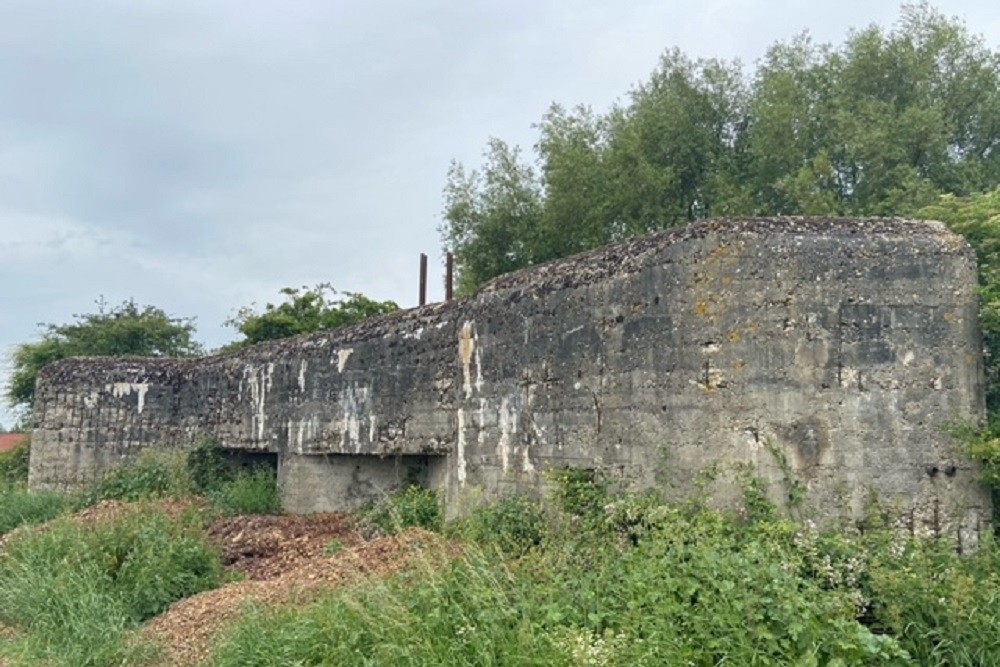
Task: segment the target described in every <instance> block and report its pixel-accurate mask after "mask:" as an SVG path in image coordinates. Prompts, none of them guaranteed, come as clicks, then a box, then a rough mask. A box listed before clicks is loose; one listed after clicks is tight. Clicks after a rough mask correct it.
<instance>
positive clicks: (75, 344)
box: [7, 299, 202, 408]
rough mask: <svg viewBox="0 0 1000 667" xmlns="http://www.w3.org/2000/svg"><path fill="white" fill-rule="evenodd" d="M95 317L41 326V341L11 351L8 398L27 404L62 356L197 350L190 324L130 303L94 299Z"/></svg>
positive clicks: (194, 352) (146, 354) (185, 353)
mask: <svg viewBox="0 0 1000 667" xmlns="http://www.w3.org/2000/svg"><path fill="white" fill-rule="evenodd" d="M97 305H98V309H97V312H96V313H90V314H86V315H74V316H73V317H74V321H73V322H72V323H70V324H60V325H56V324H46V325H44V333H43V334H42V338H41V340H39V341H37V342H34V343H24V344H22V345H19V346H17V347H16V348H15V349H14V354H13V359H12V361H13V373H12V375H11V378H10V382H9V385H8V388H7V399H8V401H9V402H10V403H11V405H13V406H14V407H22V408H26V407H28V406H30V404H31V401H32V400H33V399H34V396H35V378H36V377H37V376H38V372H39V371H40V370H41V369H42V368H44V367H45V366H47V365H49V364H51V363H52V362H55V361H58V360H60V359H65V358H67V357H100V356H108V357H121V356H136V357H179V356H193V355H197V354H200V353H201V352H202V348H201V346H200V345H199V344H198V343H197V342H195V341H194V339H193V335H194V331H195V326H194V320H193V319H188V318H178V317H171V316H169V315H167V314H166V313H165V312H164V311H163V310H161V309H159V308H156V307H154V306H140V305H139V304H137V303H136V302H135V301H133V300H131V299H129V300H127V301H124V302H122V303H121V304H120V305H118V306H108V305H107V304H106V303H105V302H104V301H103V300H102V301H98V304H97Z"/></svg>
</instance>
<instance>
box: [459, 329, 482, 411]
mask: <svg viewBox="0 0 1000 667" xmlns="http://www.w3.org/2000/svg"><path fill="white" fill-rule="evenodd" d="M477 342H478V337H477V334H476V327H475V323H473V321H472V320H466V322H465V324H463V325H462V330H461V331H460V332H459V334H458V357H459V361H461V363H462V377H463V378H464V380H465V382H464V384H463V387H464V389H465V397H466V398H471V397H472V360H473V357H474V356H475V353H476V343H477ZM476 367H477V368H480V363H479V359H478V357H477V358H476ZM477 382H478V383H479V384H480V385H481V383H482V371H481V368H480V371H479V377H477Z"/></svg>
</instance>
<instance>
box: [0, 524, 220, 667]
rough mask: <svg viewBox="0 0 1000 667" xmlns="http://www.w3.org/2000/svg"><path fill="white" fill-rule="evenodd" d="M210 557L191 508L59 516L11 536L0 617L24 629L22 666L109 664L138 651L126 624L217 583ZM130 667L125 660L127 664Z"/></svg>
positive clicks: (215, 562)
mask: <svg viewBox="0 0 1000 667" xmlns="http://www.w3.org/2000/svg"><path fill="white" fill-rule="evenodd" d="M221 573H222V568H221V564H220V562H219V558H218V554H217V553H216V552H215V550H214V549H213V548H211V547H210V546H209V545H208V543H207V542H206V540H205V537H204V534H203V532H202V528H201V524H200V520H199V519H198V517H197V516H196V515H195V514H193V513H192V514H188V515H185V516H182V517H181V518H179V519H171V518H170V517H168V516H167V515H165V514H163V513H162V512H158V511H156V510H153V509H145V510H142V509H135V510H132V511H129V512H126V513H125V514H123V515H120V516H117V517H115V518H114V519H105V520H98V521H93V522H87V523H82V522H80V521H78V520H73V519H71V518H64V519H60V520H58V521H56V522H55V523H53V524H50V525H49V526H48V527H47V529H46V530H43V531H36V532H27V533H24V534H22V535H19V536H18V537H17V539H14V540H11V542H10V543H9V544H8V545H7V551H6V554H5V555H4V556H3V557H2V558H0V622H2V623H4V624H7V625H10V626H12V627H18V628H20V629H21V630H24V631H26V634H25V635H24V637H23V638H21V639H20V640H19V641H17V642H14V643H13V644H12V646H11V647H10V648H9V650H10V651H11V652H12V654H13V656H14V657H17V658H19V659H20V660H21V661H22V662H23V663H25V664H46V665H67V666H72V667H78V666H81V665H93V666H98V665H117V664H123V657H124V656H129V655H132V656H133V658H134V657H135V656H134V652H135V651H137V650H139V648H138V647H136V646H132V645H130V644H129V643H128V642H127V639H128V634H127V633H128V631H129V630H130V629H131V628H134V627H136V626H137V625H138V624H139V623H141V622H142V621H144V620H146V619H148V618H151V617H152V616H154V615H156V614H158V613H160V612H161V611H163V610H164V609H165V608H166V607H167V605H169V604H170V603H171V602H173V601H174V600H177V599H180V598H182V597H185V596H188V595H192V594H194V593H197V592H199V591H202V590H206V589H208V588H212V587H214V586H217V585H218V584H219V582H220V580H221V579H220V578H221ZM131 664H135V663H131Z"/></svg>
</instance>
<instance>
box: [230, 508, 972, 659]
mask: <svg viewBox="0 0 1000 667" xmlns="http://www.w3.org/2000/svg"><path fill="white" fill-rule="evenodd" d="M627 504H628V505H630V506H633V507H637V508H641V509H642V515H643V516H644V517H645V518H644V524H643V525H645V530H644V533H643V534H642V539H640V540H638V542H637V544H635V545H632V544H630V543H628V542H625V543H622V542H620V541H617V540H614V539H609V537H610V535H609V533H608V531H607V530H606V526H603V527H602V526H596V525H595V526H593V527H591V526H588V525H585V523H583V522H577V523H576V525H577V527H578V528H579V529H578V530H577V531H576V532H575V533H574V532H563V531H561V530H559V529H558V528H559V527H558V526H553V528H554V529H555V532H553V531H551V530H548V531H546V535H545V539H544V540H543V541H542V544H541V548H538V549H530V550H528V551H526V552H523V553H521V554H519V555H518V558H517V559H515V560H504V559H498V558H496V552H495V551H492V550H490V549H485V550H484V549H482V548H480V547H479V546H478V545H476V544H465V545H464V546H463V547H462V549H461V551H460V552H451V553H452V555H451V556H449V557H448V558H447V561H446V562H445V563H444V564H443V565H442V564H440V563H436V564H435V563H433V562H431V561H433V558H429V559H428V561H429V562H428V563H421V562H419V561H418V562H417V563H416V564H415V565H414V566H413V568H412V569H411V570H410V571H408V572H406V573H403V574H401V575H399V576H396V577H394V578H392V579H389V580H384V581H374V582H373V581H366V582H365V583H364V584H363V585H358V586H353V587H350V588H346V589H341V590H339V591H337V592H335V593H333V594H331V595H330V596H329V597H327V598H325V599H323V600H320V601H318V602H315V603H313V604H310V605H308V606H306V607H305V608H299V609H285V610H281V611H262V610H260V609H257V610H254V611H252V612H250V613H249V614H248V615H247V616H246V617H244V618H243V619H242V621H241V622H239V623H238V624H237V626H236V628H235V630H234V632H233V634H232V635H231V636H230V637H229V639H228V641H225V642H224V643H223V645H222V648H221V650H220V652H219V653H218V655H217V656H216V657H215V662H214V664H215V665H217V666H220V667H226V666H228V665H237V664H238V665H275V664H338V665H363V664H393V665H428V664H433V665H469V664H477V665H487V664H489V665H629V666H631V665H650V666H652V665H656V666H660V665H666V666H670V665H678V666H680V665H685V666H686V665H692V664H696V665H710V664H733V665H744V664H746V665H749V664H756V665H790V664H796V665H820V664H823V665H841V666H846V665H881V666H890V665H891V666H896V665H910V664H913V663H912V662H911V661H910V659H909V657H908V655H907V652H906V650H905V649H904V648H903V647H902V646H901V645H900V642H899V641H897V639H896V638H894V637H892V636H887V635H879V634H876V633H875V632H873V631H872V630H871V629H870V628H868V627H866V626H865V625H863V624H861V623H859V622H858V620H857V617H856V614H857V613H858V607H857V605H856V599H855V597H854V596H853V595H852V593H853V590H854V588H853V587H855V586H858V585H860V583H859V581H858V580H854V579H847V580H843V581H841V582H840V583H839V584H835V583H834V580H833V579H831V578H829V577H826V576H820V575H819V574H817V573H816V572H814V571H813V569H812V568H814V567H816V568H821V566H822V564H823V563H824V562H825V558H826V556H827V555H829V553H830V552H831V551H830V550H828V549H827V545H826V544H825V543H823V548H822V549H817V550H815V554H814V556H815V557H813V555H810V554H811V553H812V552H809V553H806V552H807V550H806V549H804V548H803V547H800V546H799V541H798V539H797V531H798V530H799V526H797V525H796V524H794V523H791V522H779V521H767V520H763V519H762V520H759V521H757V522H755V523H753V524H750V525H746V524H744V523H743V522H741V520H740V519H739V518H738V517H735V516H727V515H723V514H720V513H718V512H713V511H711V510H707V509H704V508H697V507H694V506H685V507H680V508H674V507H665V506H653V505H652V503H650V502H649V501H647V500H646V499H642V500H638V501H634V502H630V503H627ZM515 506H516V504H515V503H514V502H509V503H508V504H507V505H505V508H507V509H510V508H514V507H515ZM488 509H490V508H484V510H488ZM484 510H479V511H484ZM623 511H624V510H623ZM612 514H614V513H612ZM473 516H474V517H475V514H474V515H473ZM484 516H487V517H490V518H491V519H492V518H496V517H505V519H504V522H506V521H507V518H506V517H508V515H507V514H506V511H505V512H497V513H491V512H489V511H487V512H486V514H485V515H484ZM614 516H618V515H617V514H614ZM511 520H513V519H511ZM504 522H501V523H500V524H499V525H504ZM471 523H472V525H475V521H474V520H473V521H472V522H471ZM463 525H465V522H463ZM488 525H489V522H488V521H483V522H482V526H483V527H484V528H485V527H486V526H488ZM821 552H822V553H821ZM456 553H457V554H458V555H455V554H456ZM838 563H839V561H838ZM838 567H839V565H838ZM991 641H992V640H991Z"/></svg>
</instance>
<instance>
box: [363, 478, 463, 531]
mask: <svg viewBox="0 0 1000 667" xmlns="http://www.w3.org/2000/svg"><path fill="white" fill-rule="evenodd" d="M364 520H365V523H367V524H369V525H370V526H373V527H375V528H377V529H378V530H379V531H381V532H383V533H398V532H399V531H401V530H405V529H406V528H425V529H427V530H441V525H442V522H443V521H444V508H443V506H442V503H441V495H440V494H439V493H437V492H436V491H430V490H428V489H425V488H422V487H420V486H417V485H416V484H410V485H409V486H407V487H406V488H405V489H404V490H403V491H401V492H399V493H396V494H393V495H390V496H387V497H386V498H384V499H383V500H382V502H380V503H378V504H376V505H375V506H374V507H371V508H369V509H368V511H366V512H365V515H364Z"/></svg>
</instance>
